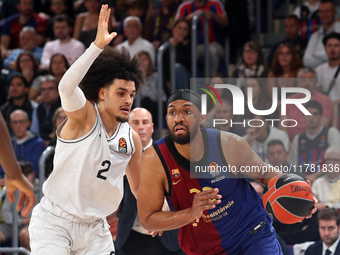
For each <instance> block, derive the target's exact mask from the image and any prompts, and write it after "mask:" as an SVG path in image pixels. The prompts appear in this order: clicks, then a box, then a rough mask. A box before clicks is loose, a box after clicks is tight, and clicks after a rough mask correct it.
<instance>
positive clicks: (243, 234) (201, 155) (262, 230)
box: [137, 90, 282, 255]
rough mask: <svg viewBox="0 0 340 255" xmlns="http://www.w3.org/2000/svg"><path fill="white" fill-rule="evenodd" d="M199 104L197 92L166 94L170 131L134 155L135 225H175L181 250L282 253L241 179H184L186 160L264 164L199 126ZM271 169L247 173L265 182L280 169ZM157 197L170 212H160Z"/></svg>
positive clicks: (237, 141) (238, 141) (191, 253)
mask: <svg viewBox="0 0 340 255" xmlns="http://www.w3.org/2000/svg"><path fill="white" fill-rule="evenodd" d="M200 107H201V100H200V96H199V95H197V94H196V93H194V92H192V91H190V90H178V91H176V92H175V93H173V94H172V95H171V96H170V98H169V99H168V102H167V116H166V119H167V125H168V129H169V133H170V135H169V136H167V137H165V138H163V139H161V140H159V141H157V142H156V143H154V145H153V147H150V148H149V149H147V150H146V151H145V152H144V154H143V157H142V165H141V180H140V186H139V189H138V199H137V204H138V212H139V217H140V220H141V223H142V224H143V226H144V227H145V228H146V229H148V230H149V231H155V232H156V233H157V232H158V231H162V230H170V229H176V228H180V230H179V243H180V246H181V248H182V249H183V251H184V252H185V253H187V254H188V255H202V254H219V255H220V254H228V255H230V254H240V255H241V254H242V255H250V254H251V255H253V254H257V255H268V254H271V255H279V254H282V251H281V247H280V245H279V243H278V241H277V239H276V236H275V230H274V228H273V227H272V219H271V218H270V216H269V215H268V214H267V212H266V211H265V210H264V208H263V205H262V200H261V198H260V197H259V196H258V194H257V192H256V191H255V190H254V189H253V188H252V187H251V185H250V184H249V183H248V181H247V180H246V179H245V178H234V177H235V174H237V172H236V173H234V174H233V173H217V172H211V175H210V173H208V175H210V178H199V177H200V174H199V173H197V174H195V173H191V174H192V176H190V167H192V165H195V166H228V165H230V166H234V167H235V169H237V170H239V169H241V167H242V166H258V167H259V169H260V168H261V166H263V165H265V163H264V162H262V160H261V159H260V158H259V157H258V155H257V154H256V153H255V152H254V151H252V150H251V148H250V147H249V145H248V144H247V142H246V141H245V140H244V139H242V138H240V137H238V136H236V135H234V134H231V133H227V132H221V131H218V130H215V129H205V128H203V127H201V124H202V123H203V121H204V116H203V115H202V114H201V112H200V110H199V109H200ZM271 170H272V171H268V172H267V173H263V174H261V173H251V172H249V173H247V175H248V176H250V177H252V178H255V179H256V180H258V181H259V182H261V183H262V184H263V185H265V184H266V183H267V182H268V181H269V179H270V178H272V177H274V176H276V175H278V174H280V173H279V172H276V171H275V170H274V169H273V168H271ZM202 175H205V174H202ZM204 177H207V176H204ZM164 196H166V197H167V200H168V203H169V206H170V208H171V209H172V211H174V212H162V205H163V197H164Z"/></svg>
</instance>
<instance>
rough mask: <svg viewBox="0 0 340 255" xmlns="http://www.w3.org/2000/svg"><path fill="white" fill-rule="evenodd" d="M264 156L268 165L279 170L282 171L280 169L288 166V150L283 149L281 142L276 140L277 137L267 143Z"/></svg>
mask: <svg viewBox="0 0 340 255" xmlns="http://www.w3.org/2000/svg"><path fill="white" fill-rule="evenodd" d="M266 156H267V160H268V163H269V164H270V165H272V166H275V167H278V168H279V169H280V170H282V167H284V166H288V161H287V158H288V150H287V149H286V148H285V145H284V144H283V142H282V141H281V140H279V139H277V137H276V138H275V139H272V140H270V141H269V142H268V144H267V155H266Z"/></svg>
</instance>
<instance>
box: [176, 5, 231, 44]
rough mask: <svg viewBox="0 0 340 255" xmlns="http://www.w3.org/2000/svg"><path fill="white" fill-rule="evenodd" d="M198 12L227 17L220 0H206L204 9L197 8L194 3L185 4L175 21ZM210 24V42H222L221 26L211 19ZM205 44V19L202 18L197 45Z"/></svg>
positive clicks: (180, 8)
mask: <svg viewBox="0 0 340 255" xmlns="http://www.w3.org/2000/svg"><path fill="white" fill-rule="evenodd" d="M196 10H205V11H211V12H213V13H216V14H218V15H226V12H225V10H224V7H223V6H222V4H221V2H220V1H219V0H205V2H204V4H203V6H202V7H197V6H196V5H195V3H194V2H193V1H189V2H183V3H182V4H181V5H180V6H179V7H178V10H177V13H176V17H175V19H179V18H184V17H186V16H188V15H189V14H191V13H193V12H195V11H196ZM208 23H209V42H211V43H212V42H216V41H217V42H221V36H220V34H221V31H220V24H218V22H216V21H215V20H214V19H210V20H209V21H208ZM203 43H204V19H203V18H201V19H200V21H199V22H198V23H197V44H203Z"/></svg>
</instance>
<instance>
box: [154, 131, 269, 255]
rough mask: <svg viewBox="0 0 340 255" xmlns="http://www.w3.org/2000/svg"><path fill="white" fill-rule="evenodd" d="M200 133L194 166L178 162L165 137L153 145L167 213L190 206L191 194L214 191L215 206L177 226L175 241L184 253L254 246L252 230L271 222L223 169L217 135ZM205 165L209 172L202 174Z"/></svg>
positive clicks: (247, 189)
mask: <svg viewBox="0 0 340 255" xmlns="http://www.w3.org/2000/svg"><path fill="white" fill-rule="evenodd" d="M201 132H202V134H203V137H204V156H203V158H202V159H201V160H200V161H199V162H190V161H189V160H187V159H186V158H184V157H183V156H182V155H181V154H180V153H179V152H178V151H177V150H176V147H175V145H174V142H173V140H172V139H171V138H170V137H169V136H167V137H165V138H162V139H160V140H159V141H157V142H156V143H155V144H154V148H155V150H156V152H157V154H158V156H159V158H160V160H161V162H162V164H163V167H164V169H165V172H166V175H167V179H168V184H169V192H168V194H166V196H167V200H168V203H169V206H170V208H171V210H173V211H179V210H183V209H186V208H190V207H191V206H192V202H193V199H194V195H195V194H196V193H199V192H201V191H205V190H208V189H213V188H218V189H219V194H220V195H222V199H221V203H220V204H218V205H216V207H215V208H214V209H211V210H207V211H204V213H203V215H202V217H201V218H199V219H196V220H194V221H193V222H191V223H190V224H188V225H186V226H183V227H181V228H180V230H179V243H180V246H181V248H182V249H183V251H184V252H186V253H187V254H188V255H190V254H191V255H198V254H200V255H202V254H235V253H236V252H237V251H240V250H242V249H243V248H245V247H249V246H251V244H252V243H253V242H255V241H254V240H255V236H254V235H252V230H253V229H254V228H255V226H258V224H259V223H260V222H261V221H264V220H266V221H267V222H268V225H271V222H272V221H271V218H270V217H269V216H268V214H267V212H266V211H265V210H264V208H263V206H262V200H261V198H260V197H259V195H258V194H257V192H256V191H255V190H254V189H253V187H252V186H251V185H250V184H249V182H248V181H247V180H246V179H244V178H236V176H235V175H232V174H231V173H229V172H228V171H226V169H227V168H226V167H227V166H228V164H227V162H226V160H225V157H224V155H223V152H222V146H221V137H220V136H221V133H220V131H218V130H215V129H204V128H202V129H201ZM202 149H203V147H202ZM207 166H210V169H212V171H209V172H204V167H207ZM218 166H225V167H224V171H220V172H218V171H214V169H218ZM200 167H202V168H200ZM190 169H191V173H190ZM198 169H201V172H200V171H197V170H198ZM273 233H274V237H275V231H274V232H273ZM256 238H257V239H258V238H259V236H256Z"/></svg>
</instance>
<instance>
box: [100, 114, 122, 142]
mask: <svg viewBox="0 0 340 255" xmlns="http://www.w3.org/2000/svg"><path fill="white" fill-rule="evenodd" d="M98 111H99V114H100V118H101V119H102V122H103V124H104V127H105V130H106V133H107V134H108V136H109V137H111V136H113V134H114V133H115V132H116V130H117V127H118V125H119V121H117V120H116V117H115V116H114V118H113V117H112V116H110V115H109V114H108V113H107V112H105V111H101V110H100V108H99V107H98Z"/></svg>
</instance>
